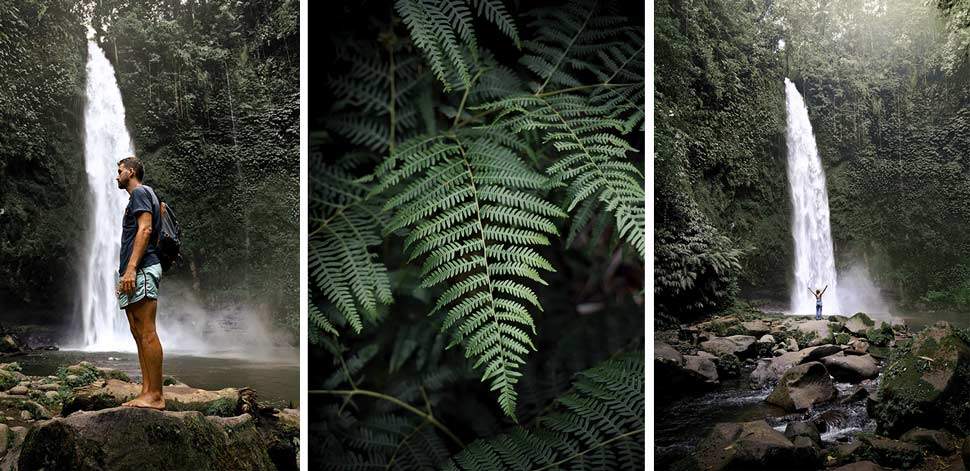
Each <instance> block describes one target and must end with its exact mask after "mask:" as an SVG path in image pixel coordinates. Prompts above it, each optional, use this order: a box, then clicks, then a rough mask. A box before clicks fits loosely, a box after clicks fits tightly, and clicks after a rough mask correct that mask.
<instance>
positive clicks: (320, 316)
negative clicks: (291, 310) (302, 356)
mask: <svg viewBox="0 0 970 471" xmlns="http://www.w3.org/2000/svg"><path fill="white" fill-rule="evenodd" d="M307 320H308V321H309V324H310V329H309V331H310V343H312V344H317V343H319V336H320V335H321V334H328V335H333V336H337V335H339V334H338V333H337V329H336V328H334V326H333V322H331V321H330V319H329V318H328V317H327V316H326V315H324V313H323V311H321V310H320V308H319V307H317V305H316V304H314V303H313V302H312V301H311V302H310V306H309V308H308V312H307Z"/></svg>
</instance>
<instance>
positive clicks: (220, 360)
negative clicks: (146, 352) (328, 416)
mask: <svg viewBox="0 0 970 471" xmlns="http://www.w3.org/2000/svg"><path fill="white" fill-rule="evenodd" d="M272 357H273V358H280V359H281V360H272V361H254V360H248V359H241V358H233V357H231V356H226V357H219V356H204V357H201V356H192V355H181V354H169V353H166V354H165V358H164V360H163V362H164V364H163V374H165V375H170V376H174V377H175V378H176V379H178V380H179V381H181V382H183V383H185V384H188V385H189V386H192V387H196V388H202V389H210V390H212V389H222V388H228V387H234V388H241V387H244V386H248V387H250V388H252V389H253V390H255V391H256V397H257V400H259V401H261V402H262V401H266V402H269V403H271V404H273V405H274V406H277V407H290V404H291V403H292V405H293V406H297V405H298V401H299V398H300V363H299V356H298V355H297V354H296V352H295V351H293V350H286V349H280V351H278V352H277V354H276V355H273V356H272ZM82 360H86V361H89V362H91V363H92V364H94V365H95V366H100V367H106V368H115V369H118V370H121V371H124V372H125V373H128V375H129V376H131V378H132V380H135V381H140V380H141V371H140V369H139V367H138V356H137V355H136V354H133V353H130V352H84V351H79V350H60V351H37V352H32V353H30V354H28V355H22V356H17V357H10V358H7V359H6V360H5V361H16V362H18V363H19V364H20V366H21V367H22V368H23V371H22V372H23V373H24V374H26V375H32V376H46V375H52V374H56V373H57V369H58V368H59V367H62V366H67V365H72V364H75V363H78V362H80V361H82Z"/></svg>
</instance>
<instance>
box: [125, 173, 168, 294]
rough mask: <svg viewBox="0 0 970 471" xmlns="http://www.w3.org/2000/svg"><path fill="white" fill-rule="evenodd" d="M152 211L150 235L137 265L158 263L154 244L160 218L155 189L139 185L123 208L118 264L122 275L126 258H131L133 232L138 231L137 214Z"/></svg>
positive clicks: (143, 265)
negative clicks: (126, 205) (119, 262)
mask: <svg viewBox="0 0 970 471" xmlns="http://www.w3.org/2000/svg"><path fill="white" fill-rule="evenodd" d="M144 212H150V213H152V235H151V237H149V238H148V246H147V247H145V254H144V255H142V257H141V260H139V261H138V267H136V268H144V267H147V266H150V265H154V264H156V263H159V260H158V247H157V245H156V243H155V242H156V240H157V236H156V234H157V233H158V224H159V222H160V220H161V214H162V212H161V208H160V207H159V205H158V198H157V197H156V196H155V191H154V190H152V188H151V187H150V186H148V185H140V186H138V187H137V188H135V189H134V190H132V192H131V196H130V197H129V198H128V207H127V208H125V217H124V219H123V221H122V223H121V264H120V265H119V266H118V274H119V275H124V274H125V268H128V260H129V259H130V258H131V251H132V249H133V248H134V246H135V234H136V233H137V232H138V214H140V213H144Z"/></svg>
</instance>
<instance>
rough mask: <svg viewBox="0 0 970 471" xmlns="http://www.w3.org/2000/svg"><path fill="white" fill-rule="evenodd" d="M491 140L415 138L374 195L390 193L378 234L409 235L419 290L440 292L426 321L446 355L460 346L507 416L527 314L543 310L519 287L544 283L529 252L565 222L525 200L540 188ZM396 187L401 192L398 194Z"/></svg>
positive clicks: (540, 262) (530, 331)
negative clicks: (438, 328) (436, 316)
mask: <svg viewBox="0 0 970 471" xmlns="http://www.w3.org/2000/svg"><path fill="white" fill-rule="evenodd" d="M499 139H500V138H499V137H497V136H495V135H492V134H489V132H488V131H487V130H486V131H479V130H466V131H463V132H462V133H460V134H453V135H449V136H433V137H430V138H420V137H419V138H415V139H414V140H413V141H408V142H406V143H404V144H402V145H401V147H400V148H399V149H398V152H397V153H396V154H394V155H393V160H392V161H396V165H395V166H394V168H393V169H392V170H391V171H389V173H388V174H387V175H386V176H385V177H384V179H383V182H382V185H381V189H382V190H388V189H394V191H393V192H392V194H394V196H393V197H392V198H390V199H389V200H388V201H387V203H386V204H385V209H390V208H392V207H393V208H395V214H394V217H393V218H392V219H391V221H390V223H389V224H388V227H387V228H386V229H385V232H388V233H390V232H393V231H395V230H397V229H400V228H404V227H408V228H410V231H409V233H408V236H407V237H406V238H405V240H404V248H405V250H406V252H407V253H408V255H409V258H410V260H415V259H418V258H423V259H424V262H423V264H422V267H421V276H422V278H423V282H422V284H423V285H424V286H436V285H446V286H447V289H446V290H445V291H444V292H443V293H442V294H441V296H439V297H438V301H437V303H436V304H435V307H434V309H433V311H432V312H433V313H434V312H444V313H445V315H444V319H443V321H442V329H450V330H451V331H452V336H451V340H450V343H449V345H448V346H449V347H451V346H454V345H458V344H461V345H463V347H464V350H465V355H466V356H468V357H475V358H476V360H477V361H476V363H475V367H481V368H482V369H484V373H483V375H482V381H489V382H490V383H491V386H492V389H493V390H498V391H499V404H500V405H501V406H502V409H503V410H505V412H506V413H507V414H508V415H509V416H514V414H515V398H516V393H515V383H516V382H517V381H518V377H519V376H520V374H519V373H518V368H519V365H521V364H522V363H524V361H525V360H524V356H525V355H526V354H527V353H528V352H529V349H530V348H534V345H533V343H532V340H531V335H535V325H534V323H533V320H532V315H531V314H530V312H529V311H530V308H529V307H527V306H531V308H535V309H540V310H541V309H542V305H541V303H540V302H539V299H538V298H537V297H536V295H535V293H534V292H533V291H532V289H530V288H529V287H528V286H527V285H525V284H524V283H522V282H520V281H518V279H520V278H524V279H528V280H531V281H532V282H535V283H544V281H543V280H542V278H541V276H540V274H539V271H540V270H546V271H551V270H552V269H553V268H552V265H551V264H550V263H549V261H548V260H546V259H545V258H544V257H542V256H541V255H540V254H539V253H538V252H536V250H535V249H534V247H535V246H540V245H548V244H549V239H548V236H549V235H558V231H557V229H556V226H555V223H554V218H558V217H562V216H564V214H562V212H561V211H560V210H559V208H557V207H556V206H554V205H552V204H550V203H548V202H546V201H544V200H542V199H541V198H538V197H536V196H535V195H534V194H533V193H532V192H531V191H530V190H532V191H534V190H539V189H541V188H543V187H544V186H546V185H547V183H546V179H545V178H544V177H543V176H542V175H540V174H538V173H535V172H533V171H532V170H530V169H529V168H528V167H527V166H526V165H525V164H524V163H523V162H522V161H521V160H519V159H518V158H517V157H516V155H515V153H514V151H513V149H512V148H510V147H507V146H504V145H502V143H501V141H500V140H499ZM402 181H407V182H408V183H406V184H404V185H403V186H402V187H400V188H398V184H399V182H402Z"/></svg>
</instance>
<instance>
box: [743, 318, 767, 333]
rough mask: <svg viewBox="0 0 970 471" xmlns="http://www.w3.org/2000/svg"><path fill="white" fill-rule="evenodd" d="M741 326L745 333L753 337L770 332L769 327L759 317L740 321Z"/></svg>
mask: <svg viewBox="0 0 970 471" xmlns="http://www.w3.org/2000/svg"><path fill="white" fill-rule="evenodd" d="M741 328H742V329H744V331H745V333H747V334H748V335H751V336H754V337H761V336H762V335H765V334H767V333H768V332H771V327H769V326H768V324H767V323H765V321H763V320H760V319H757V320H753V321H748V322H742V323H741Z"/></svg>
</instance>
